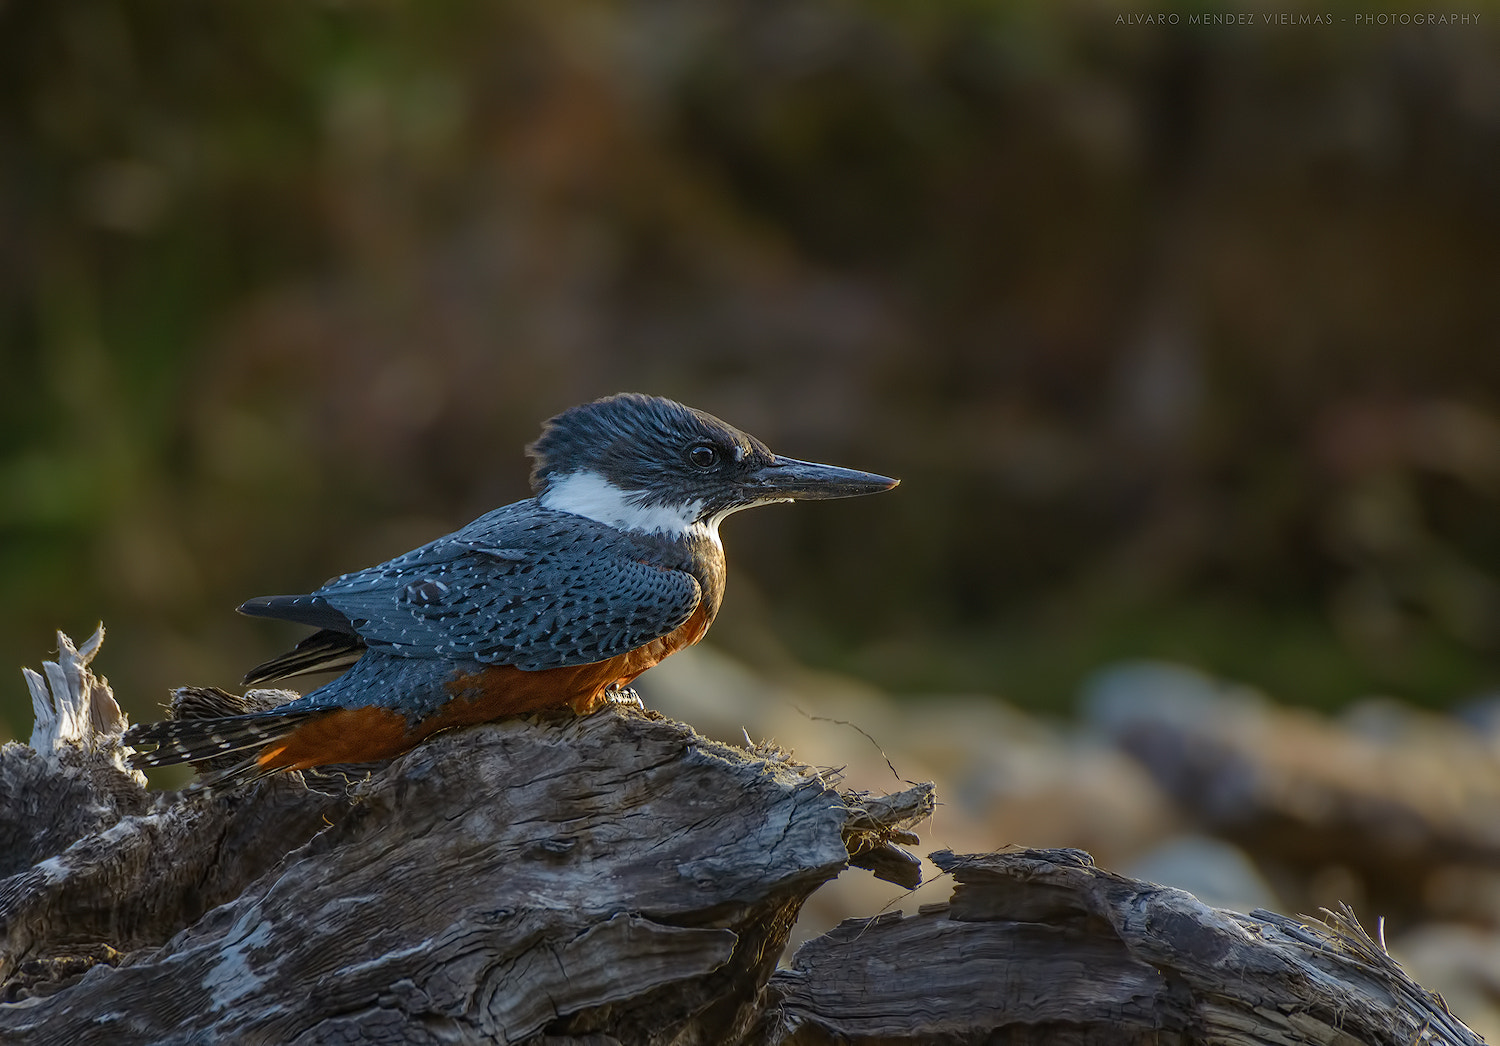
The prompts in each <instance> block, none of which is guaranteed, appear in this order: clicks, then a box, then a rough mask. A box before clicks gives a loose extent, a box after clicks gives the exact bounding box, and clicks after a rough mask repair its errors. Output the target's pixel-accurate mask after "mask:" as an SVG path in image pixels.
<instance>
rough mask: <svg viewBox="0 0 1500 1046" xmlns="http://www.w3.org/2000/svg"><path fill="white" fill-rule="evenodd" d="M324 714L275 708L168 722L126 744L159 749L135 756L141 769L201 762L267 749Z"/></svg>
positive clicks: (134, 732)
mask: <svg viewBox="0 0 1500 1046" xmlns="http://www.w3.org/2000/svg"><path fill="white" fill-rule="evenodd" d="M320 714H322V711H320V710H312V709H299V710H297V711H288V712H282V711H277V710H274V709H273V710H271V711H268V712H251V713H249V714H248V715H237V716H226V717H224V718H219V719H168V720H166V721H164V722H160V723H142V724H140V725H139V726H133V727H131V728H130V729H129V730H127V731H126V732H125V736H124V738H123V739H122V741H123V743H124V744H126V745H129V746H131V747H132V748H135V747H138V746H141V745H155V746H156V749H155V751H152V752H141V751H136V752H134V753H132V754H131V756H130V763H131V765H132V766H134V767H137V768H139V767H146V766H172V765H174V764H176V763H201V762H205V761H207V760H209V759H217V758H219V757H220V756H226V755H233V754H234V753H236V752H243V751H245V750H246V749H251V748H263V747H265V746H266V745H268V744H270V743H271V742H273V741H277V740H280V739H281V738H283V737H286V736H287V735H288V734H290V733H292V732H293V731H295V730H296V729H297V727H299V726H301V725H302V724H303V723H305V722H307V720H308V719H310V718H312V717H314V716H317V715H320ZM252 762H253V760H252Z"/></svg>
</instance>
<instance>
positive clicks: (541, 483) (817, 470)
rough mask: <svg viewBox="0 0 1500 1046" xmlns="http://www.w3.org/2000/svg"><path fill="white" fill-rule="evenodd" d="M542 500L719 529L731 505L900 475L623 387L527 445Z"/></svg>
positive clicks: (623, 518)
mask: <svg viewBox="0 0 1500 1046" xmlns="http://www.w3.org/2000/svg"><path fill="white" fill-rule="evenodd" d="M526 453H527V454H529V455H530V456H531V458H532V469H531V485H532V489H533V490H534V491H535V493H536V495H537V498H538V500H539V501H540V502H541V504H542V506H543V507H545V508H551V509H558V510H561V511H565V512H574V513H577V514H578V515H581V516H588V517H589V518H591V519H595V520H598V521H599V522H602V523H607V524H609V525H611V526H616V527H620V528H622V529H625V530H640V531H647V532H652V531H654V532H659V533H664V534H668V535H680V534H682V533H683V532H685V531H686V530H687V529H688V528H689V527H691V526H694V525H695V524H703V525H707V526H708V527H709V528H710V530H716V529H717V527H718V524H719V521H720V520H722V519H723V518H724V517H725V516H727V515H729V514H730V513H731V512H738V511H739V510H740V509H744V508H753V507H754V506H756V505H769V504H772V503H774V502H778V501H797V500H812V499H822V498H847V497H853V496H855V495H858V494H873V493H875V492H877V491H881V490H889V489H891V488H892V487H894V486H895V485H896V484H897V483H898V482H899V480H894V479H888V478H887V477H885V476H876V475H873V474H871V473H868V472H857V471H855V470H854V469H845V468H838V467H837V466H834V465H819V464H815V463H813V462H810V461H797V460H796V459H794V458H784V457H781V456H780V455H778V454H775V453H773V452H772V451H771V449H770V448H769V447H767V446H766V445H765V444H764V443H762V442H761V441H760V440H758V439H756V438H755V437H754V436H752V435H750V434H749V433H746V432H741V431H740V430H739V429H737V428H735V427H734V426H733V425H730V424H728V423H726V422H723V421H720V420H719V419H718V418H716V417H714V416H713V415H712V414H706V413H704V412H703V411H701V410H694V409H693V408H692V407H685V406H683V405H682V404H681V403H675V402H673V401H672V400H669V399H662V398H661V397H658V396H643V395H640V394H638V393H629V392H627V393H621V394H619V395H617V396H609V397H607V398H605V399H601V400H595V401H594V402H593V403H585V404H584V405H583V406H580V407H574V408H572V409H571V410H566V411H564V412H563V413H561V414H559V415H558V416H557V417H555V418H553V419H552V420H550V421H548V422H547V423H546V424H545V425H544V426H543V428H542V434H541V436H539V437H538V438H537V440H536V442H534V443H532V444H531V445H530V446H529V447H527V448H526Z"/></svg>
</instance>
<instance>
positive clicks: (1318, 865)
mask: <svg viewBox="0 0 1500 1046" xmlns="http://www.w3.org/2000/svg"><path fill="white" fill-rule="evenodd" d="M1083 704H1084V709H1085V714H1086V716H1087V718H1088V719H1089V721H1090V722H1091V723H1093V724H1094V725H1095V726H1096V727H1098V728H1099V729H1100V730H1102V731H1103V733H1104V734H1105V735H1106V736H1107V737H1110V738H1111V739H1113V740H1114V741H1115V742H1116V743H1117V744H1119V745H1120V747H1121V748H1123V749H1124V750H1125V751H1128V752H1130V753H1131V754H1133V755H1134V756H1136V758H1138V759H1139V760H1140V761H1141V763H1142V764H1143V765H1144V766H1145V767H1146V768H1147V769H1148V770H1149V771H1150V772H1151V774H1152V776H1153V777H1154V778H1155V779H1156V781H1157V782H1158V784H1160V785H1161V786H1162V787H1163V788H1164V789H1166V791H1167V792H1168V793H1169V794H1170V795H1171V796H1172V797H1173V799H1174V800H1175V801H1176V802H1177V803H1178V804H1179V805H1180V807H1181V808H1182V809H1183V810H1184V811H1185V812H1187V813H1189V814H1190V815H1192V816H1193V817H1194V818H1196V820H1197V821H1198V823H1199V824H1200V825H1201V826H1202V827H1203V828H1204V829H1205V830H1208V831H1210V832H1213V833H1215V834H1217V835H1220V836H1222V837H1224V838H1226V839H1228V840H1230V841H1232V842H1234V843H1236V844H1237V845H1239V846H1241V847H1243V848H1244V849H1245V850H1246V851H1247V852H1248V853H1249V854H1251V855H1252V857H1254V859H1255V860H1256V861H1257V862H1259V863H1260V864H1261V866H1262V867H1263V868H1264V869H1266V870H1267V872H1268V874H1270V875H1271V876H1272V878H1273V879H1274V880H1276V881H1277V883H1278V886H1279V887H1282V888H1283V889H1284V888H1285V885H1286V884H1291V883H1301V884H1303V886H1302V889H1303V890H1304V891H1305V890H1306V889H1307V887H1306V884H1308V883H1310V882H1318V881H1322V882H1323V883H1324V884H1325V885H1327V884H1337V888H1338V889H1339V890H1340V892H1341V893H1343V894H1344V896H1342V897H1334V898H1330V897H1317V896H1313V895H1311V894H1310V893H1306V892H1304V893H1301V894H1300V895H1299V894H1297V893H1293V894H1291V895H1289V896H1288V900H1289V901H1291V902H1292V903H1294V904H1299V905H1300V904H1307V905H1310V906H1316V905H1318V904H1330V903H1331V902H1333V901H1337V900H1349V899H1351V898H1350V896H1349V895H1350V894H1353V895H1354V896H1355V897H1356V898H1357V897H1360V896H1362V897H1363V898H1364V899H1365V900H1366V902H1367V903H1368V904H1369V905H1370V906H1372V907H1373V909H1374V910H1375V911H1377V912H1380V913H1382V914H1384V915H1386V916H1388V917H1390V918H1392V919H1395V920H1397V921H1400V922H1409V921H1410V920H1415V919H1419V918H1423V917H1427V916H1429V915H1431V914H1435V912H1434V911H1433V906H1432V905H1431V902H1430V900H1429V898H1430V897H1432V896H1433V894H1434V891H1433V890H1431V889H1429V888H1428V886H1427V884H1428V883H1429V881H1431V880H1432V879H1433V877H1434V876H1444V875H1446V876H1448V877H1450V879H1451V878H1452V877H1453V876H1455V875H1459V876H1460V877H1461V878H1462V875H1461V873H1462V872H1463V870H1465V869H1476V870H1477V869H1483V868H1486V867H1494V865H1495V863H1496V862H1497V861H1500V821H1497V819H1496V817H1495V810H1496V809H1497V808H1500V761H1497V759H1496V758H1495V755H1494V751H1493V748H1492V747H1491V745H1490V743H1489V740H1488V738H1484V737H1480V736H1476V734H1475V732H1474V731H1473V730H1472V729H1470V728H1468V727H1466V726H1465V725H1464V724H1462V723H1460V722H1458V721H1456V720H1454V719H1451V718H1448V717H1443V716H1437V715H1432V714H1428V713H1423V712H1417V711H1414V710H1411V709H1407V708H1403V707H1401V706H1399V705H1396V704H1394V703H1392V702H1368V703H1366V704H1364V705H1361V706H1358V707H1356V708H1355V709H1353V710H1351V711H1350V713H1349V714H1348V715H1347V716H1345V718H1344V719H1343V720H1342V721H1339V720H1332V719H1328V718H1326V717H1323V716H1319V715H1315V714H1313V713H1310V712H1307V711H1304V710H1299V709H1291V708H1281V707H1277V706H1275V705H1273V704H1272V703H1271V702H1270V701H1268V700H1267V699H1266V698H1265V697H1264V696H1263V695H1261V694H1259V693H1256V692H1255V691H1252V690H1249V689H1247V688H1243V687H1234V686H1231V685H1227V684H1224V683H1221V682H1218V681H1216V680H1213V679H1210V678H1209V677H1207V676H1204V675H1202V674H1201V673H1199V672H1196V671H1194V670H1192V669H1188V668H1184V667H1181V666H1176V665H1169V664H1160V663H1138V664H1130V665H1122V666H1119V667H1116V668H1112V669H1109V670H1106V671H1105V672H1102V673H1100V674H1099V675H1097V676H1096V677H1095V678H1094V679H1093V680H1092V681H1091V682H1090V684H1089V685H1088V687H1087V689H1086V692H1085V696H1084V702H1083ZM1455 870H1457V871H1455ZM1351 875H1352V876H1353V877H1354V878H1353V880H1351V879H1350V878H1349V876H1351ZM1283 880H1285V883H1284V882H1283ZM1438 892H1439V893H1440V892H1441V891H1438Z"/></svg>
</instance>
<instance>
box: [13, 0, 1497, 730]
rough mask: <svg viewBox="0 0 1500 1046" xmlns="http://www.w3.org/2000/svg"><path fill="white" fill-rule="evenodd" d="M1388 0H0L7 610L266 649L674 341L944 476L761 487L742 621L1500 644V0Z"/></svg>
mask: <svg viewBox="0 0 1500 1046" xmlns="http://www.w3.org/2000/svg"><path fill="white" fill-rule="evenodd" d="M1371 9H1372V8H1371V7H1370V5H1352V4H1337V5H1334V6H1332V7H1331V8H1320V9H1319V11H1320V12H1327V11H1329V10H1331V11H1332V12H1333V14H1334V15H1335V16H1336V17H1337V18H1338V19H1341V21H1338V22H1336V23H1335V24H1334V25H1332V26H1329V27H1309V26H1295V25H1293V26H1279V25H1266V24H1259V25H1251V26H1249V27H1238V26H1237V27H1228V26H1205V25H1192V24H1189V23H1190V18H1191V16H1192V15H1193V14H1194V13H1202V12H1203V11H1205V10H1208V11H1213V10H1217V8H1212V7H1210V6H1209V5H1199V6H1193V5H1187V6H1176V7H1172V6H1166V7H1163V6H1157V7H1153V8H1151V11H1175V12H1177V13H1178V15H1179V19H1178V23H1179V24H1177V25H1175V26H1171V25H1168V26H1162V25H1142V24H1138V19H1139V16H1141V15H1143V14H1146V13H1150V12H1148V11H1147V10H1146V9H1145V8H1134V7H1131V6H1129V5H1126V4H1111V3H1103V2H1100V3H1083V2H1075V3H1064V4H1052V3H1040V2H1023V3H1014V4H990V3H980V2H977V0H932V2H927V3H922V4H900V3H890V2H874V0H870V2H856V0H806V2H798V3H784V2H776V0H772V2H761V0H757V2H754V3H752V2H748V0H742V2H725V3H715V4H700V3H687V2H683V0H677V2H669V0H656V2H645V0H642V2H635V3H625V2H620V3H604V2H588V3H576V4H553V5H547V4H525V3H520V2H515V3H510V2H495V0H484V2H479V0H455V2H451V3H443V4H416V3H398V2H394V0H385V2H360V0H346V2H342V3H307V2H299V3H289V2H259V3H253V4H252V3H224V4H208V5H205V4H189V3H183V2H169V0H135V2H132V3H129V4H126V3H119V2H108V0H74V2H70V3H67V4H40V3H15V2H11V3H5V4H0V353H3V357H0V358H3V362H4V378H3V381H0V406H3V410H0V440H3V443H0V492H3V493H0V535H3V538H0V595H3V603H0V666H4V665H10V666H12V669H11V670H14V668H15V667H18V666H19V665H21V664H33V665H34V664H35V663H36V662H37V661H38V660H39V659H40V658H41V657H42V656H43V654H44V653H45V652H46V651H47V650H48V649H49V648H50V645H51V634H52V632H51V630H52V629H54V628H59V627H60V628H64V629H66V630H68V631H70V632H72V633H73V634H74V635H75V636H78V637H79V638H82V636H83V635H84V634H86V633H87V631H88V630H89V629H90V628H91V627H92V625H93V624H94V622H95V621H96V620H98V619H99V618H101V617H102V618H103V619H104V620H105V621H106V623H107V624H109V625H110V627H111V629H112V632H113V639H112V640H111V642H110V643H109V644H108V645H107V646H106V648H105V653H104V655H103V665H102V667H103V669H104V670H105V671H106V672H107V673H109V674H110V675H111V676H112V678H113V680H114V682H115V684H116V686H117V688H118V689H119V691H120V692H121V694H122V698H123V699H124V701H125V703H126V705H127V707H128V708H129V709H130V710H131V711H132V712H133V713H134V714H135V715H136V716H137V717H138V718H139V717H141V716H144V715H148V714H149V713H150V712H151V706H152V705H153V703H154V702H156V701H158V700H160V699H161V698H163V697H164V695H165V689H166V687H168V686H170V685H174V684H177V683H188V682H191V683H214V684H221V685H226V684H229V683H232V682H233V680H234V678H235V677H236V676H237V674H238V672H239V671H240V670H241V669H242V668H243V667H245V666H247V665H250V664H253V663H255V662H256V661H258V660H260V659H261V658H262V657H263V656H266V655H268V654H269V653H271V652H273V650H274V648H275V647H277V646H278V644H280V643H283V642H285V641H286V640H288V639H290V638H292V635H291V634H289V633H285V632H275V633H274V634H272V632H271V631H270V630H268V628H267V626H265V625H263V624H257V623H252V622H248V621H245V620H242V619H238V618H236V617H235V616H234V615H233V614H232V613H231V612H230V608H232V607H233V606H234V605H235V604H236V603H237V602H238V601H240V600H241V599H243V598H245V597H247V596H251V595H258V594H265V593H268V592H273V591H304V590H306V589H307V588H308V587H309V586H312V585H316V584H317V583H318V582H320V581H321V580H322V579H323V578H324V577H326V576H328V575H331V574H333V573H337V572H340V571H343V570H346V569H353V568H357V567H360V566H364V565H367V564H369V563H372V562H375V561H378V560H380V559H382V558H385V557H387V556H389V555H392V554H395V553H398V552H400V551H403V550H405V549H406V548H408V547H411V546H412V545H415V544H417V543H419V542H421V541H424V540H427V539H429V538H431V537H433V536H435V535H437V534H439V533H442V532H444V531H446V530H449V529H451V528H452V527H454V526H456V525H458V524H460V523H462V522H464V521H466V520H467V519H468V518H471V517H472V516H474V515H476V514H478V513H479V512H481V511H484V510H486V509H488V508H490V507H493V506H494V505H496V504H500V503H502V502H504V501H508V500H511V499H514V498H516V497H520V496H523V495H524V493H525V475H526V466H525V463H524V462H523V461H522V459H521V456H520V448H521V446H522V445H523V444H524V443H525V442H526V441H527V440H528V439H530V438H531V437H532V436H533V435H534V433H535V430H536V425H537V423H538V422H539V421H540V420H542V419H543V418H545V417H547V416H548V415H550V414H551V413H553V412H555V411H556V410H559V409H561V408H563V407H566V406H568V405H570V404H571V403H574V402H579V401H582V400H585V399H589V398H592V397H594V396H598V395H602V394H605V393H608V392H613V391H618V390H621V389H641V390H646V391H654V392H660V393H664V394H668V395H673V396H677V397H679V398H681V399H684V400H686V401H688V402H690V403H693V404H694V405H697V406H702V407H704V408H706V409H709V410H712V411H714V412H716V413H719V414H721V415H723V416H724V417H726V418H728V419H729V420H731V421H733V422H735V423H737V424H740V425H742V426H744V427H746V428H748V429H749V430H751V431H753V432H756V433H757V434H758V435H761V436H763V437H764V438H766V439H767V440H768V441H769V442H771V443H772V445H773V446H777V447H779V448H782V449H784V450H785V451H786V452H788V453H793V454H796V455H798V456H802V457H814V458H823V459H825V460H831V461H837V462H842V463H847V464H850V465H855V466H860V467H865V468H870V469H874V470H878V471H882V472H888V473H891V474H895V475H900V476H902V477H903V479H904V480H905V484H904V486H903V488H902V489H901V491H899V492H898V493H897V494H895V495H891V496H888V497H886V498H883V499H880V500H879V501H868V502H856V503H851V504H848V505H827V506H813V507H803V508H802V509H799V510H797V511H795V512H787V513H780V512H778V513H764V514H756V517H757V518H756V519H755V520H754V522H750V521H748V520H746V521H737V522H736V523H735V524H733V525H732V526H731V527H730V532H729V536H728V539H729V543H730V549H731V558H732V559H733V560H734V561H735V572H734V574H735V576H734V579H733V581H732V583H731V589H730V597H729V605H728V607H727V608H726V616H725V619H724V621H723V623H722V624H721V625H720V627H719V628H718V629H716V630H715V634H714V639H715V640H716V641H718V642H720V643H722V644H724V645H727V646H730V647H731V648H734V649H738V650H739V651H740V652H741V653H744V654H746V655H747V656H752V657H755V658H757V659H761V660H764V659H768V658H771V657H773V656H775V652H776V651H777V650H782V649H789V650H790V651H791V653H792V654H793V655H795V656H797V657H799V658H802V659H805V660H808V661H811V662H815V663H820V664H825V665H836V666H840V667H844V668H847V669H849V670H852V671H856V672H861V673H864V674H866V675H869V676H872V677H875V678H878V679H879V680H881V681H883V682H885V683H887V684H889V685H891V686H893V687H895V688H897V689H900V690H912V691H920V690H931V689H950V688H964V689H979V690H985V691H993V692H998V693H1002V694H1004V695H1005V696H1007V697H1009V698H1011V699H1013V700H1017V701H1020V702H1022V703H1025V704H1030V705H1035V706H1060V705H1064V704H1066V703H1067V702H1068V701H1070V700H1071V698H1072V693H1073V688H1074V686H1075V685H1076V682H1077V681H1078V679H1079V678H1081V676H1082V675H1083V674H1085V673H1086V672H1087V671H1089V670H1090V669H1091V668H1093V667H1094V666H1096V665H1097V664H1099V663H1101V662H1102V661H1106V660H1109V659H1113V658H1116V657H1122V656H1139V655H1162V656H1170V657H1176V658H1179V659H1182V660H1187V661H1190V662H1194V663H1198V664H1200V665H1203V666H1205V667H1207V668H1209V669H1211V670H1214V671H1218V672H1222V673H1225V674H1229V675H1233V676H1236V677H1239V678H1243V679H1248V680H1250V681H1253V682H1258V683H1261V684H1263V685H1265V686H1267V687H1268V688H1269V689H1271V690H1272V692H1273V693H1276V694H1277V695H1279V696H1282V697H1285V698H1288V699H1292V700H1297V701H1302V702H1307V703H1313V704H1321V705H1337V704H1339V703H1341V702H1344V701H1347V700H1349V699H1351V698H1354V697H1358V696H1361V695H1363V694H1366V693H1369V692H1371V691H1387V692H1394V693H1396V694H1398V695H1400V696H1405V697H1408V698H1412V699H1416V700H1420V701H1424V702H1429V703H1447V702H1452V701H1455V700H1459V699H1462V698H1464V697H1467V696H1469V695H1472V694H1473V693H1475V692H1478V691H1481V690H1485V689H1488V688H1491V687H1493V686H1494V685H1495V683H1496V681H1497V665H1496V652H1497V623H1500V587H1497V586H1500V543H1497V541H1496V539H1495V532H1496V523H1497V518H1500V517H1497V494H1500V414H1497V411H1500V402H1497V393H1500V351H1497V348H1500V295H1497V294H1496V293H1495V286H1496V279H1497V269H1500V266H1497V262H1500V248H1497V244H1500V88H1497V84H1500V46H1497V44H1500V38H1497V33H1496V25H1497V17H1496V12H1495V11H1494V9H1493V8H1492V7H1488V6H1485V7H1482V8H1473V7H1470V8H1466V9H1465V10H1469V11H1482V12H1483V13H1484V14H1483V17H1482V18H1481V20H1480V21H1481V24H1480V25H1479V26H1477V27H1476V26H1474V25H1467V26H1465V25H1459V26H1422V27H1414V26H1400V25H1392V26H1386V27H1378V26H1377V27H1372V26H1367V25H1356V24H1354V23H1355V20H1356V15H1357V14H1359V13H1364V12H1366V11H1368V10H1371ZM1256 10H1257V11H1259V9H1258V8H1257V9H1256ZM1289 10H1293V11H1311V10H1312V9H1311V8H1303V7H1293V8H1289ZM1389 10H1396V9H1395V8H1389ZM1122 16H1124V17H1122ZM1129 16H1136V18H1137V21H1136V22H1135V23H1132V22H1131V20H1130V17H1129ZM761 516H764V517H766V518H759V517H761ZM7 720H8V722H9V725H10V729H11V730H12V731H13V732H17V733H24V730H25V727H26V724H27V722H28V721H29V710H28V707H27V705H26V702H25V700H24V690H23V688H22V687H21V684H20V681H19V679H16V678H14V677H13V683H12V685H11V686H9V687H7V688H5V689H4V691H3V692H0V723H3V722H4V721H7Z"/></svg>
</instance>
